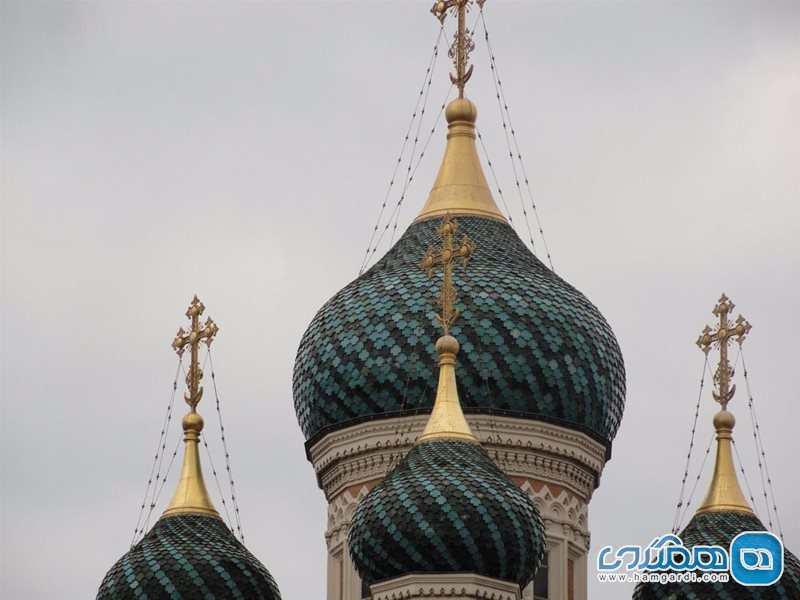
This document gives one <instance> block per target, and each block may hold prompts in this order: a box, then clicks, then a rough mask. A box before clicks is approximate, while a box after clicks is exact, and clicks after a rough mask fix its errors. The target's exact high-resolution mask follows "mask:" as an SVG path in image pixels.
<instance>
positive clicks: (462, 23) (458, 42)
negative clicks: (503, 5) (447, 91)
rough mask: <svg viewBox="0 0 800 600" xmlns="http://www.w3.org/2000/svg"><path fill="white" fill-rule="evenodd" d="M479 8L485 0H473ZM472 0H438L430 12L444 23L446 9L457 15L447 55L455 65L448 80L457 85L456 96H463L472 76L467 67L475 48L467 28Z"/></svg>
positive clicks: (470, 69)
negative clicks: (454, 72) (456, 28)
mask: <svg viewBox="0 0 800 600" xmlns="http://www.w3.org/2000/svg"><path fill="white" fill-rule="evenodd" d="M475 1H476V3H477V4H478V7H479V8H481V9H482V8H483V4H484V2H486V0H475ZM471 3H472V0H439V1H438V2H436V3H434V5H433V8H431V12H432V13H433V14H434V15H435V16H436V18H437V19H439V22H440V23H444V20H445V18H446V17H447V11H448V10H449V11H450V13H451V14H453V15H456V16H457V17H458V30H457V31H456V33H455V35H454V36H453V37H454V38H455V39H454V41H453V44H452V45H451V46H450V52H448V54H447V55H448V56H449V57H450V58H452V59H453V64H454V65H455V67H456V74H455V76H454V75H452V74H451V75H450V81H452V82H453V84H454V85H456V86H458V97H459V98H463V97H464V86H465V85H466V83H467V81H469V78H470V77H472V67H473V66H474V65H470V66H469V69H467V61H468V60H469V55H470V53H471V52H472V51H473V50H475V42H474V41H472V36H471V35H470V31H469V29H467V23H466V21H467V12H468V11H469V5H470V4H471Z"/></svg>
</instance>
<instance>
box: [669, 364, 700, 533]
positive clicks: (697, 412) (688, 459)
mask: <svg viewBox="0 0 800 600" xmlns="http://www.w3.org/2000/svg"><path fill="white" fill-rule="evenodd" d="M707 370H708V357H706V360H705V362H704V363H703V374H702V375H701V377H700V391H699V392H698V393H697V404H696V405H695V407H694V422H693V423H692V435H691V437H690V438H689V451H688V452H687V453H686V469H685V470H684V472H683V479H682V480H681V492H680V495H679V496H678V505H677V506H676V507H675V519H674V520H673V522H672V533H674V534H675V533H678V529H679V528H680V525H681V520H682V518H681V507H682V506H683V494H684V492H685V491H686V480H687V479H688V478H689V465H690V463H691V460H692V450H693V449H694V438H695V433H697V420H698V418H699V417H700V401H701V399H702V397H703V386H704V385H705V381H706V371H707ZM695 485H697V484H695Z"/></svg>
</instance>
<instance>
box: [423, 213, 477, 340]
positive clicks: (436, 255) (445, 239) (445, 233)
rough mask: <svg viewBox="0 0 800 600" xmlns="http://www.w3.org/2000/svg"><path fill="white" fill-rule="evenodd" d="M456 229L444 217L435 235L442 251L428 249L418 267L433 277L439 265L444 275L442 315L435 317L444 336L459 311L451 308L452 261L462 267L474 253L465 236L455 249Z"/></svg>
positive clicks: (471, 244)
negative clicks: (456, 261)
mask: <svg viewBox="0 0 800 600" xmlns="http://www.w3.org/2000/svg"><path fill="white" fill-rule="evenodd" d="M457 229H458V223H457V222H456V221H453V220H452V219H450V216H449V215H448V216H446V217H445V218H444V221H443V222H442V225H441V227H439V229H437V230H436V231H437V233H438V234H439V235H440V236H442V249H441V250H438V251H437V250H434V249H433V248H428V254H426V255H425V258H423V259H422V262H421V263H420V265H421V266H422V268H423V269H424V270H425V272H426V273H427V274H428V277H430V276H432V275H433V271H434V269H436V267H437V266H439V265H441V267H442V273H443V275H444V278H443V281H442V294H441V296H440V297H439V306H441V307H442V314H441V315H436V320H437V321H439V324H440V325H441V326H442V329H443V330H444V334H445V335H448V334H449V333H450V327H451V326H452V325H453V323H455V322H456V319H458V315H459V314H460V313H459V310H458V309H457V308H456V307H454V306H453V304H454V303H455V301H456V288H455V287H454V286H453V261H455V260H459V261H461V264H462V265H463V266H466V265H467V263H468V262H469V258H470V256H472V254H473V253H474V252H475V244H473V243H472V241H471V240H470V239H469V238H468V237H467V236H466V235H465V236H464V237H462V238H461V242H460V243H459V244H458V246H457V247H455V246H454V244H453V236H454V234H455V232H456V230H457Z"/></svg>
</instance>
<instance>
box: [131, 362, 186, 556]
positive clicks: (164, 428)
mask: <svg viewBox="0 0 800 600" xmlns="http://www.w3.org/2000/svg"><path fill="white" fill-rule="evenodd" d="M180 372H181V361H180V360H179V361H178V366H177V367H176V369H175V379H174V380H173V382H172V393H171V394H170V398H169V403H168V404H167V414H166V416H165V417H164V422H163V423H162V424H161V435H160V436H159V438H158V446H156V454H155V458H154V459H153V465H152V466H151V467H150V476H149V477H148V479H147V487H146V488H145V491H144V498H143V499H142V507H141V509H140V510H139V517H138V518H137V519H136V527H135V528H134V530H133V538H132V539H131V548H133V546H134V544H136V542H137V541H138V537H139V535H140V533H141V534H143V533H144V526H142V528H141V530H140V529H139V525H141V524H142V517H143V515H144V508H145V506H146V505H147V497H148V496H149V495H150V488H151V487H152V483H153V475H154V474H155V473H156V472H157V470H158V471H159V472H160V468H161V463H160V462H159V458H161V459H162V460H163V456H164V454H163V452H164V450H165V449H166V438H167V432H168V430H169V426H170V423H171V421H172V406H173V404H174V402H175V394H176V392H177V390H178V375H180ZM156 482H158V476H156Z"/></svg>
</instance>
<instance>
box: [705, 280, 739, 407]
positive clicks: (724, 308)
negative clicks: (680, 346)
mask: <svg viewBox="0 0 800 600" xmlns="http://www.w3.org/2000/svg"><path fill="white" fill-rule="evenodd" d="M735 307H736V305H735V304H734V303H733V302H731V301H730V300H729V299H728V297H727V296H726V295H725V294H722V296H721V297H720V299H719V302H717V305H716V306H715V307H714V314H715V315H716V316H718V317H719V325H718V326H717V328H716V330H714V329H711V327H709V326H708V325H706V327H705V329H703V332H702V333H701V334H700V337H699V338H697V345H698V346H699V347H700V349H701V350H702V351H703V352H705V353H706V356H708V353H709V351H710V350H711V347H712V346H713V347H715V348H719V365H718V366H717V370H716V372H715V373H714V383H716V384H717V391H716V392H713V395H714V400H716V401H717V402H719V403H720V404H721V405H722V408H723V409H725V408H727V406H728V402H730V400H731V398H733V395H734V394H735V393H736V385H735V384H734V385H733V386H731V378H732V377H733V367H731V363H730V361H729V360H728V343H729V342H731V340H733V339H734V338H736V342H737V343H738V344H739V346H741V345H742V342H744V338H745V336H746V335H747V334H748V333H749V332H750V329H751V328H752V326H751V325H750V323H748V322H747V321H746V320H745V318H744V317H743V316H742V315H739V316H738V317H737V318H736V321H735V322H734V321H732V320H731V319H729V318H728V315H729V314H730V313H731V312H732V311H733V309H734V308H735Z"/></svg>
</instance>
